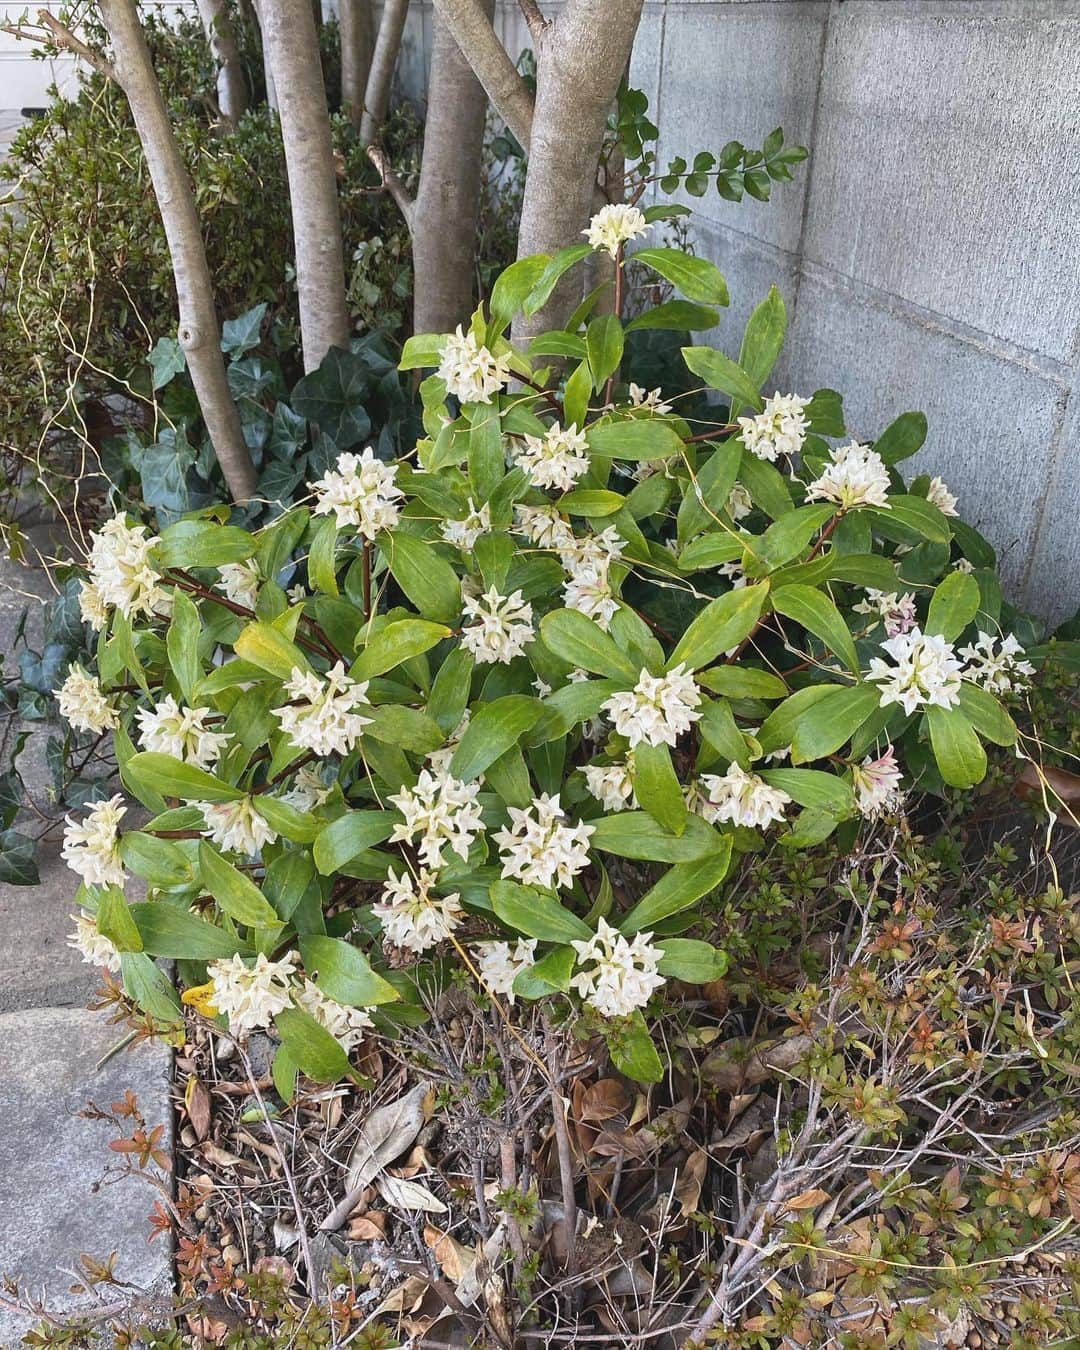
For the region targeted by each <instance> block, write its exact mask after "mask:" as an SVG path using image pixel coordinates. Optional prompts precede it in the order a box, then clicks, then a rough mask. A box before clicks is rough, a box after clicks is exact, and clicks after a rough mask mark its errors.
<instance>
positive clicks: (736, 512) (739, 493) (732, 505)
mask: <svg viewBox="0 0 1080 1350" xmlns="http://www.w3.org/2000/svg"><path fill="white" fill-rule="evenodd" d="M753 509H754V500H753V498H752V497H751V496H750V494H749V492H747V490H746V488H744V487H743V485H742V484H741V483H736V484H735V486H734V487H733V488H732V489H731V491H730V492H729V493H728V499H727V513H728V515H729V516H730V517H731V519H732V520H745V519H746V517H747V516H748V515H749V514H750V512H751V511H752V510H753Z"/></svg>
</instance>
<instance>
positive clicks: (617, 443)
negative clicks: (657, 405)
mask: <svg viewBox="0 0 1080 1350" xmlns="http://www.w3.org/2000/svg"><path fill="white" fill-rule="evenodd" d="M585 435H586V438H587V440H588V442H589V449H590V450H591V451H593V453H594V454H597V455H603V456H604V458H605V459H667V457H668V456H669V455H678V454H681V453H682V448H683V443H682V440H681V438H680V436H679V433H678V432H677V431H676V430H675V428H674V427H673V426H672V425H671V423H670V422H667V421H665V420H664V419H663V418H661V417H634V418H623V419H622V420H621V421H600V422H594V423H593V424H592V426H590V427H587V428H586V431H585Z"/></svg>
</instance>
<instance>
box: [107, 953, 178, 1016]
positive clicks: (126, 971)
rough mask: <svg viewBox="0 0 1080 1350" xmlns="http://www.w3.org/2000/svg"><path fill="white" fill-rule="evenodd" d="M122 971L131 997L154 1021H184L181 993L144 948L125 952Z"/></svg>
mask: <svg viewBox="0 0 1080 1350" xmlns="http://www.w3.org/2000/svg"><path fill="white" fill-rule="evenodd" d="M120 974H121V977H122V979H123V981H124V989H125V990H126V992H127V994H128V997H129V998H132V999H134V1000H135V1002H136V1003H137V1004H138V1005H139V1007H140V1008H142V1010H143V1012H147V1013H149V1014H150V1016H151V1017H152V1018H153V1019H154V1021H155V1022H160V1023H162V1024H163V1025H165V1026H175V1025H176V1024H177V1023H179V1022H180V1021H181V1017H180V996H179V994H177V992H176V990H175V989H174V988H173V986H172V982H171V981H170V979H169V977H168V976H167V975H166V974H165V972H164V971H163V970H159V969H158V968H157V966H155V965H154V963H153V961H152V960H151V959H150V957H149V956H147V954H146V953H145V952H122V953H121V955H120Z"/></svg>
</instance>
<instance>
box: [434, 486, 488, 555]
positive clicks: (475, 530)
mask: <svg viewBox="0 0 1080 1350" xmlns="http://www.w3.org/2000/svg"><path fill="white" fill-rule="evenodd" d="M490 529H491V507H490V506H489V505H488V503H487V502H485V503H484V504H483V506H481V507H480V508H479V509H478V508H477V505H476V503H475V502H474V501H473V499H472V498H471V497H470V498H469V510H468V514H467V515H466V517H465V519H464V520H445V521H443V524H442V530H441V533H442V537H443V538H444V539H445V540H446V542H447V543H448V544H453V546H454V547H455V548H459V549H461V550H462V552H463V553H469V552H470V551H471V550H472V549H473V548H475V546H476V541H477V540H478V539H479V538H480V536H481V535H482V534H486V533H487V531H488V530H490Z"/></svg>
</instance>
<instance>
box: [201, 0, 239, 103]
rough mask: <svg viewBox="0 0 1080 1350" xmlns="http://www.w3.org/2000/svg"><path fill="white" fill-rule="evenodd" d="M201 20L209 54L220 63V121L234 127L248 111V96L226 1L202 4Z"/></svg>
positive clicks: (218, 69)
mask: <svg viewBox="0 0 1080 1350" xmlns="http://www.w3.org/2000/svg"><path fill="white" fill-rule="evenodd" d="M199 17H200V18H201V19H202V23H203V27H204V28H205V29H206V37H207V41H208V42H209V43H210V53H211V55H212V56H213V58H214V61H215V62H216V63H217V72H218V77H217V88H218V110H219V111H220V113H221V120H222V121H223V122H227V123H228V124H229V125H230V126H235V125H236V124H237V122H238V121H239V120H240V118H241V117H243V115H244V113H245V112H246V111H247V105H248V96H247V85H246V83H245V82H244V70H243V67H242V66H241V64H240V49H239V48H238V47H237V45H236V34H235V33H234V32H233V26H232V22H231V21H230V19H229V10H228V6H227V4H226V0H199Z"/></svg>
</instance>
